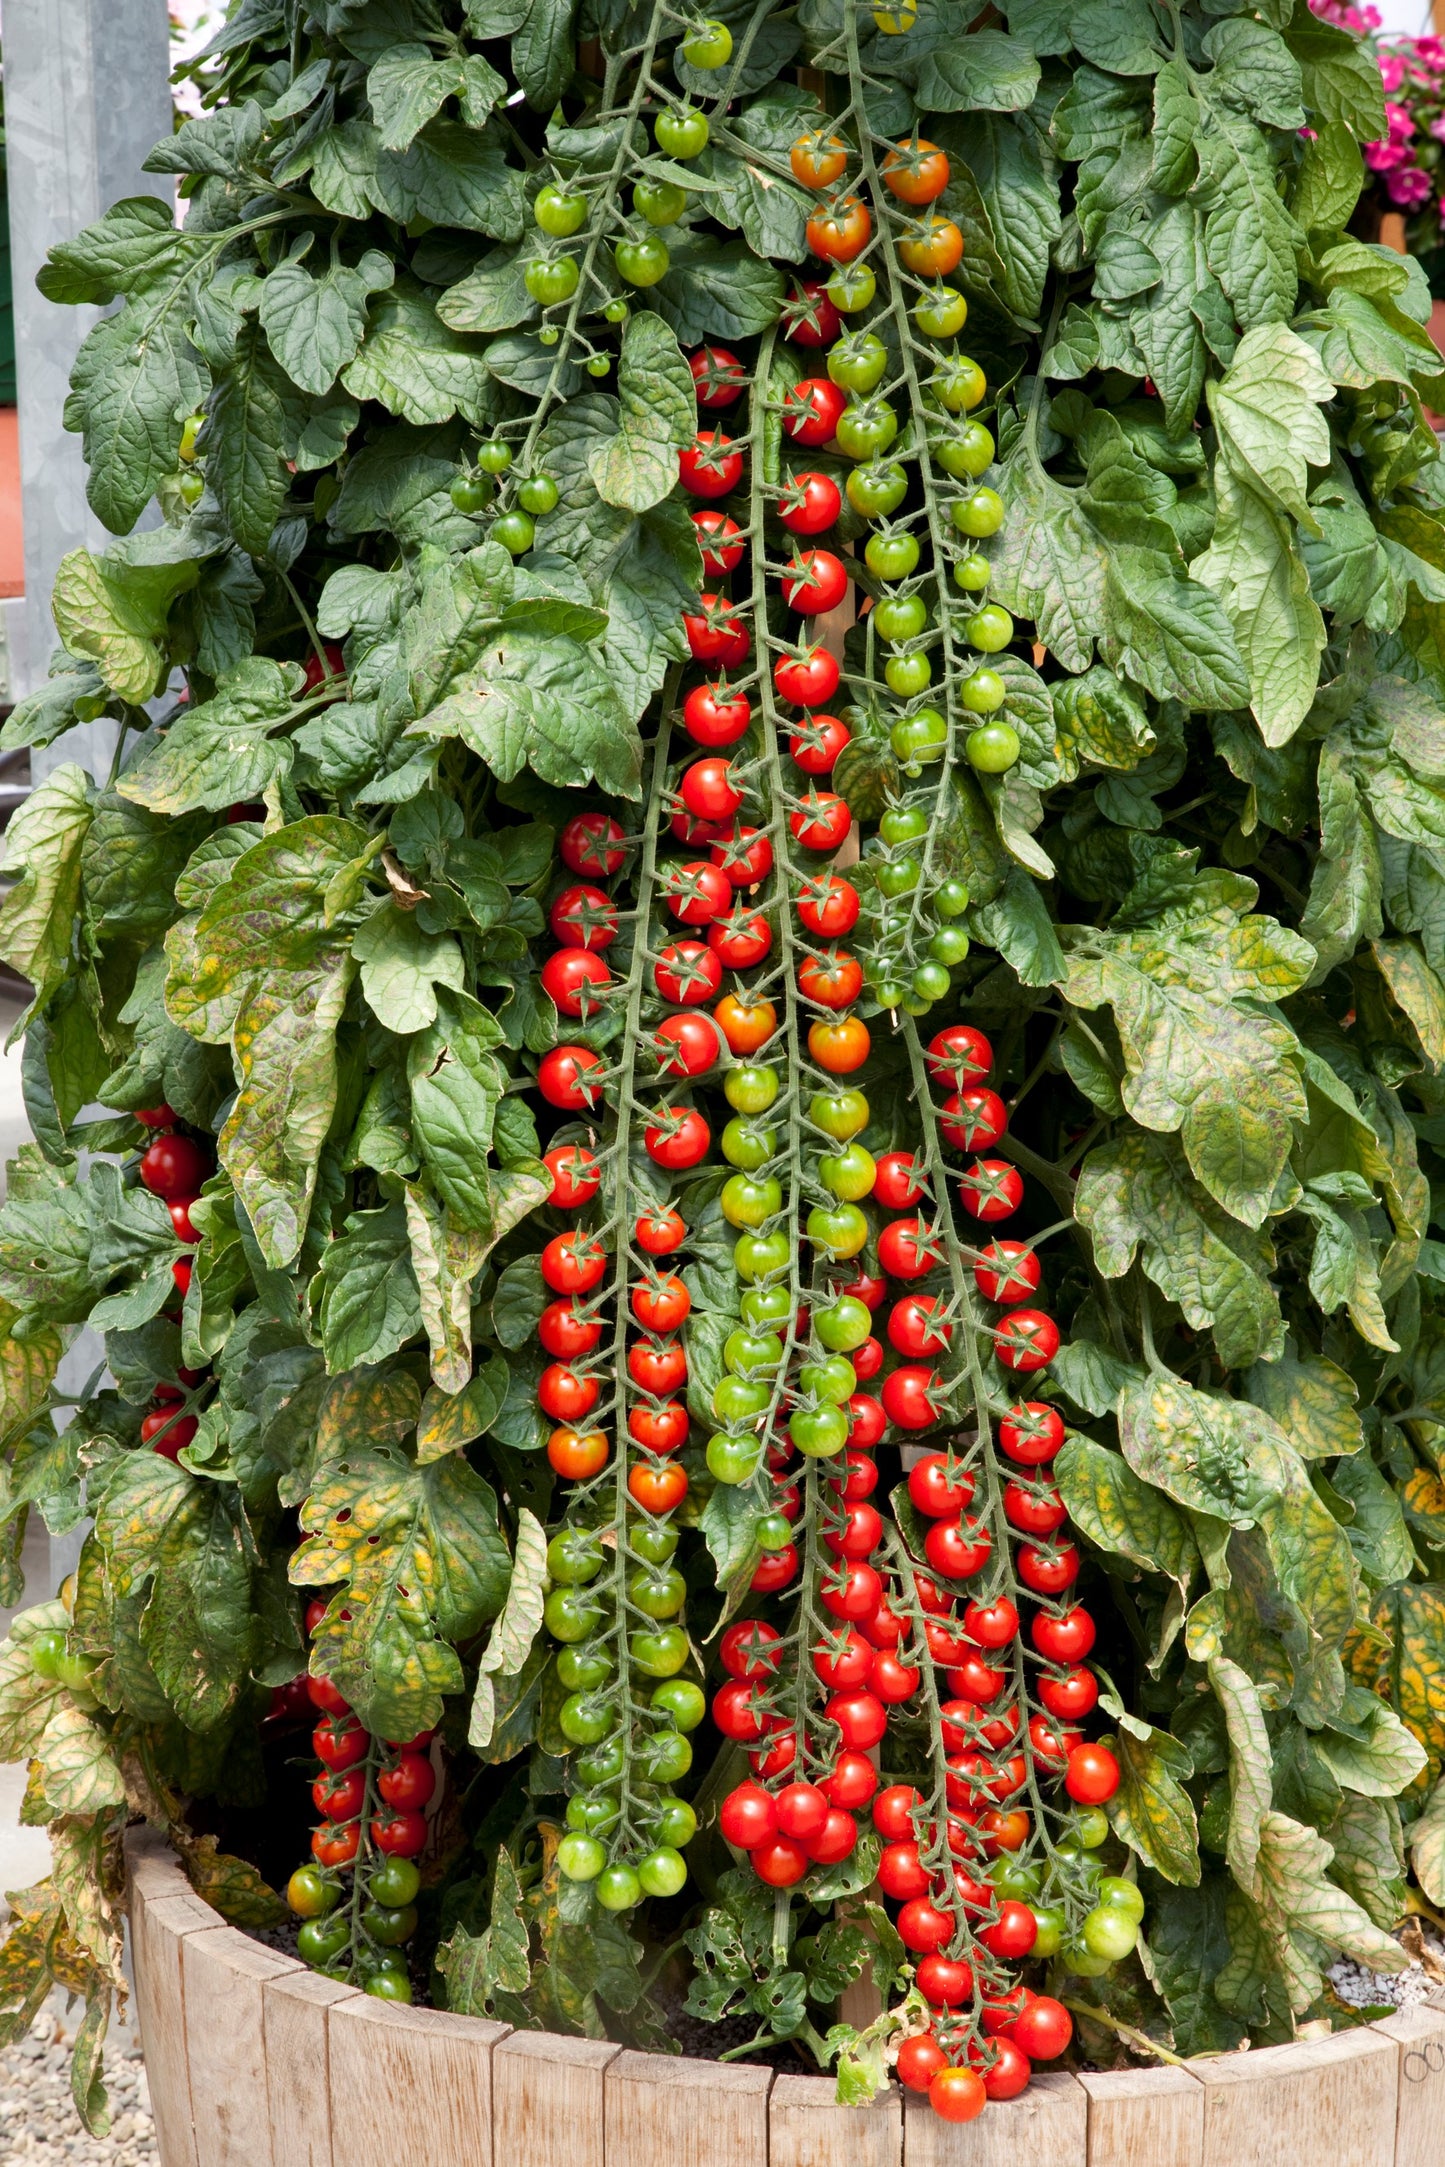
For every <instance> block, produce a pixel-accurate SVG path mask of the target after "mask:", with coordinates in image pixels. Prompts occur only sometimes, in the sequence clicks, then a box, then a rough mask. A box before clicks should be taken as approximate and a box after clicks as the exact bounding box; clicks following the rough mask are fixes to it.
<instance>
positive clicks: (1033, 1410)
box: [998, 1400, 1065, 1467]
mask: <svg viewBox="0 0 1445 2167" xmlns="http://www.w3.org/2000/svg"><path fill="white" fill-rule="evenodd" d="M1064 1435H1065V1431H1064V1420H1063V1416H1062V1415H1061V1414H1060V1413H1059V1411H1058V1409H1057V1408H1056V1407H1050V1406H1049V1405H1048V1404H1047V1402H1046V1401H1044V1400H1020V1401H1019V1402H1018V1403H1017V1404H1016V1405H1015V1406H1013V1407H1011V1408H1010V1409H1009V1411H1008V1413H1007V1414H1006V1415H1005V1416H1004V1418H1003V1420H1002V1422H1000V1424H999V1426H998V1441H999V1444H1000V1446H1001V1448H1002V1449H1003V1451H1004V1452H1006V1453H1007V1455H1008V1457H1009V1458H1010V1459H1011V1460H1015V1461H1017V1462H1018V1464H1019V1465H1020V1466H1021V1467H1037V1466H1039V1465H1040V1464H1041V1463H1042V1462H1043V1461H1044V1460H1051V1459H1052V1458H1053V1456H1054V1454H1055V1453H1056V1452H1057V1451H1058V1449H1059V1447H1060V1445H1062V1443H1063V1441H1064Z"/></svg>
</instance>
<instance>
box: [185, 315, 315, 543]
mask: <svg viewBox="0 0 1445 2167" xmlns="http://www.w3.org/2000/svg"><path fill="white" fill-rule="evenodd" d="M294 397H295V394H294V392H293V391H292V390H291V385H290V379H289V378H288V376H287V375H286V372H285V370H284V369H283V368H282V367H281V365H280V363H279V362H278V361H277V360H276V359H275V358H274V356H273V355H272V353H271V349H270V347H269V346H268V345H267V344H266V338H265V334H264V332H263V331H262V329H261V326H260V324H259V323H257V322H256V321H254V319H252V318H250V317H248V318H247V319H246V321H245V322H244V323H243V324H242V326H241V333H240V336H239V338H238V339H237V341H236V350H235V354H234V357H233V358H232V360H231V362H230V365H229V366H228V367H226V368H224V369H220V370H218V371H217V373H216V387H215V391H214V393H213V395H212V401H211V408H210V426H211V431H212V437H211V442H212V445H213V449H212V450H211V452H210V454H209V456H208V458H207V462H206V476H207V479H208V481H209V482H210V484H211V487H212V488H213V489H214V490H215V492H216V494H217V496H218V497H219V498H220V500H221V505H222V508H223V509H224V511H225V514H226V518H227V521H228V523H229V525H230V529H231V532H232V533H233V534H234V535H235V537H236V540H237V541H238V542H239V543H240V545H241V547H242V548H243V549H245V550H249V552H250V554H251V555H252V556H253V557H264V556H265V555H266V554H267V552H268V550H269V549H270V546H271V532H272V529H273V528H274V526H275V524H276V521H277V520H278V519H279V517H280V515H281V507H282V505H283V503H284V502H285V500H286V483H287V476H286V468H285V464H284V457H285V449H286V441H287V436H288V426H287V404H288V400H289V399H293V398H294Z"/></svg>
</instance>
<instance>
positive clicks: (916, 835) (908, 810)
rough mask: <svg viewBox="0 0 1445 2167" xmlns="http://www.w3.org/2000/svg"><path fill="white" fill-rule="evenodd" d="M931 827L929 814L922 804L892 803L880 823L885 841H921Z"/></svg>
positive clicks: (891, 842)
mask: <svg viewBox="0 0 1445 2167" xmlns="http://www.w3.org/2000/svg"><path fill="white" fill-rule="evenodd" d="M928 829H929V815H928V814H927V813H926V812H925V811H924V810H923V807H922V806H921V805H890V806H889V808H888V810H887V812H886V813H884V815H883V817H882V819H881V820H880V821H879V823H878V833H879V834H880V835H881V836H882V838H883V840H884V842H885V843H888V844H889V845H894V844H897V843H916V842H919V841H920V840H921V839H922V838H923V837H924V836H925V835H926V834H927V833H928Z"/></svg>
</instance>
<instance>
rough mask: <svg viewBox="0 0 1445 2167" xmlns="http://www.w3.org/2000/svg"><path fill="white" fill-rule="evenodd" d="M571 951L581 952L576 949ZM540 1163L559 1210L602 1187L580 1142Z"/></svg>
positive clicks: (577, 1203)
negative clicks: (548, 1178)
mask: <svg viewBox="0 0 1445 2167" xmlns="http://www.w3.org/2000/svg"><path fill="white" fill-rule="evenodd" d="M573 952H574V954H577V955H581V954H582V953H583V951H582V950H581V949H576V950H574V951H573ZM542 1164H543V1165H544V1166H545V1167H546V1169H547V1171H548V1173H549V1174H550V1175H551V1177H552V1194H551V1196H550V1197H549V1198H548V1202H549V1203H551V1204H555V1205H556V1206H557V1208H558V1210H559V1211H576V1210H578V1209H579V1208H580V1207H581V1206H582V1205H583V1204H588V1203H590V1202H591V1200H592V1198H593V1197H594V1196H595V1195H596V1194H597V1191H598V1190H599V1189H600V1188H601V1186H602V1169H601V1168H600V1167H599V1165H598V1164H597V1161H596V1160H595V1159H594V1158H593V1156H592V1154H591V1152H590V1151H586V1150H584V1149H583V1147H582V1145H581V1144H559V1145H558V1146H557V1147H556V1149H555V1150H554V1151H549V1152H548V1153H547V1155H546V1157H545V1158H544V1159H543V1161H542Z"/></svg>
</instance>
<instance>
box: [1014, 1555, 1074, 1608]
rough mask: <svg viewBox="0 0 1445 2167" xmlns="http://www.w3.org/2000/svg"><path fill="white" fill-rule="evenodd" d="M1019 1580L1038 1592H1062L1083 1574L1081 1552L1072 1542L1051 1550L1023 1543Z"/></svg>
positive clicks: (1017, 1563)
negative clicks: (1080, 1562) (1080, 1567)
mask: <svg viewBox="0 0 1445 2167" xmlns="http://www.w3.org/2000/svg"><path fill="white" fill-rule="evenodd" d="M1014 1563H1015V1569H1016V1571H1017V1573H1018V1576H1019V1579H1020V1580H1021V1581H1022V1582H1023V1584H1024V1586H1025V1587H1026V1588H1028V1589H1029V1590H1030V1591H1031V1592H1032V1593H1033V1594H1035V1595H1062V1594H1063V1592H1064V1590H1065V1588H1071V1587H1072V1586H1073V1584H1074V1582H1075V1581H1076V1580H1077V1579H1078V1577H1079V1553H1078V1551H1077V1550H1076V1549H1075V1548H1074V1546H1073V1544H1072V1543H1070V1542H1062V1543H1056V1544H1055V1546H1054V1548H1053V1550H1052V1551H1051V1552H1049V1551H1044V1550H1039V1549H1036V1548H1035V1546H1034V1545H1033V1544H1032V1543H1021V1544H1020V1545H1019V1549H1018V1555H1017V1557H1016V1559H1015V1561H1014Z"/></svg>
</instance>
